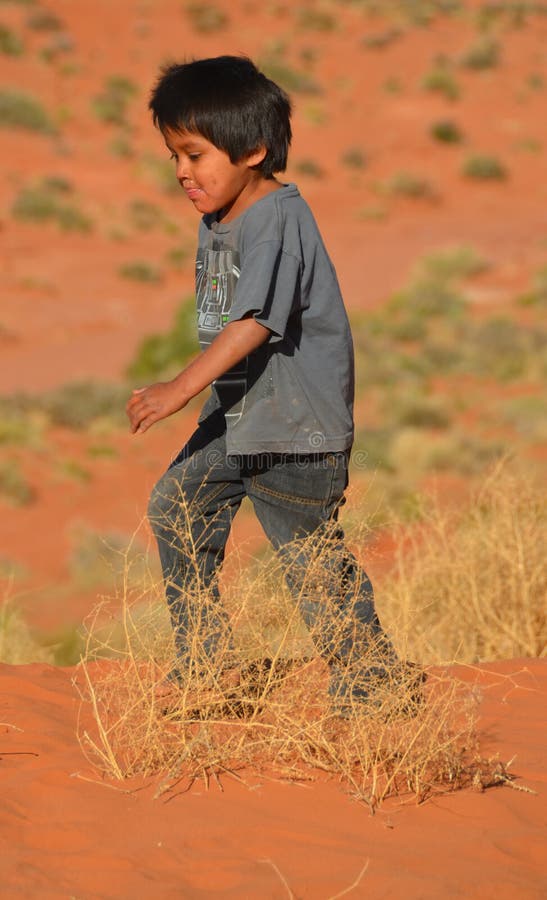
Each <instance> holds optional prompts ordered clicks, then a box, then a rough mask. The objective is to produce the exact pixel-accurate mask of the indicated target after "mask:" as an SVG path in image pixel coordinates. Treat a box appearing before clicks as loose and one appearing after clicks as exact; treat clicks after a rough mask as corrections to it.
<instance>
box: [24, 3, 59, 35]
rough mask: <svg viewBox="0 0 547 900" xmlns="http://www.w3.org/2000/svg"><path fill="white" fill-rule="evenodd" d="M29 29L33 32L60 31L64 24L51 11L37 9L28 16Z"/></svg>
mask: <svg viewBox="0 0 547 900" xmlns="http://www.w3.org/2000/svg"><path fill="white" fill-rule="evenodd" d="M27 27H28V28H30V29H32V31H60V30H61V29H62V28H63V23H62V22H61V20H60V19H59V17H58V16H56V15H55V13H54V12H52V11H51V10H49V9H43V8H40V7H37V8H36V10H34V11H33V12H31V13H30V15H29V16H28V18H27Z"/></svg>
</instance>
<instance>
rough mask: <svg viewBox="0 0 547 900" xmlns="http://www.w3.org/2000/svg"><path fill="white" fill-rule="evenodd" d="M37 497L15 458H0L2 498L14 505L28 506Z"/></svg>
mask: <svg viewBox="0 0 547 900" xmlns="http://www.w3.org/2000/svg"><path fill="white" fill-rule="evenodd" d="M34 499H35V491H34V489H33V488H32V486H31V484H30V482H29V481H28V479H27V477H26V476H25V475H24V474H23V472H22V471H21V467H20V465H19V463H18V461H17V460H16V459H15V458H11V459H9V458H6V459H3V460H0V500H4V501H5V502H8V503H11V504H12V505H13V506H26V505H27V504H28V503H32V501H33V500H34Z"/></svg>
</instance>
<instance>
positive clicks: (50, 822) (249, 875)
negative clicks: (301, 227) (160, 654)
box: [0, 660, 547, 900]
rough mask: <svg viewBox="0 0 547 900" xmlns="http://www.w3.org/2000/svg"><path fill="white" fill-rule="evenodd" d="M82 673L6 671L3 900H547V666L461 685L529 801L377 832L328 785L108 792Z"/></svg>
mask: <svg viewBox="0 0 547 900" xmlns="http://www.w3.org/2000/svg"><path fill="white" fill-rule="evenodd" d="M72 674H73V671H70V670H66V669H65V670H63V669H58V668H54V667H50V666H46V665H41V664H35V665H28V666H19V667H13V666H7V665H3V666H1V667H0V685H1V696H2V701H1V707H0V721H1V722H2V725H1V727H0V734H1V739H0V783H1V794H2V804H1V808H0V848H1V849H0V879H1V883H2V895H3V896H5V897H20V896H21V897H23V896H24V897H36V896H40V897H78V898H86V900H87V898H95V897H97V898H110V897H112V898H114V897H116V898H120V897H129V896H133V897H139V898H148V897H150V898H152V897H154V898H175V897H192V898H194V897H195V898H197V897H212V896H222V897H234V898H236V897H237V898H242V897H245V898H247V897H272V898H282V897H290V896H292V897H300V898H328V897H334V896H337V895H338V894H339V893H341V892H343V891H344V890H345V889H349V888H350V886H351V885H352V884H354V887H353V888H352V889H351V890H348V892H347V894H346V896H354V897H367V898H391V897H393V898H396V897H403V896H404V897H406V898H432V900H433V898H435V900H437V898H440V897H462V898H463V897H465V898H470V897H472V898H474V900H482V898H484V900H487V898H488V900H490V898H493V897H496V898H497V900H504V898H507V900H509V898H511V900H514V898H517V897H518V898H519V900H521V898H522V900H524V898H527V900H528V898H530V900H532V898H534V900H536V898H537V900H539V898H540V897H544V896H545V891H546V890H547V876H546V872H545V861H544V860H545V857H544V837H545V830H544V829H545V825H546V824H547V807H546V804H545V791H546V790H547V775H546V773H545V766H544V763H545V758H546V753H547V732H546V729H545V717H544V710H545V700H546V694H547V663H546V662H545V661H538V660H513V661H508V662H504V663H492V664H490V665H483V666H482V667H481V668H480V669H477V670H469V674H468V675H467V677H469V678H472V679H476V680H477V681H478V683H480V685H481V688H482V691H483V695H484V699H483V702H482V706H481V732H482V750H483V752H486V753H488V754H489V755H490V754H494V753H499V755H500V758H501V759H502V760H503V761H508V760H509V759H511V758H512V757H514V761H513V763H512V765H511V771H512V772H513V774H514V775H515V781H514V787H515V788H521V790H518V789H510V788H509V787H507V786H500V787H497V788H491V789H489V790H487V791H485V792H483V793H475V792H473V791H470V790H465V791H460V792H458V793H454V794H449V795H443V796H437V797H436V798H434V799H432V800H430V801H428V802H427V803H425V804H423V805H422V806H416V805H415V804H413V803H410V804H408V803H407V804H405V803H404V802H393V801H390V802H388V803H385V804H384V805H383V806H382V807H381V809H380V811H379V812H378V813H377V814H376V815H375V816H374V817H372V816H370V815H369V813H368V811H367V809H366V808H365V806H363V805H361V804H358V803H356V802H355V801H352V800H351V798H350V797H348V796H347V795H346V794H344V793H343V791H342V790H341V789H340V787H339V786H338V785H337V784H336V783H334V782H325V781H324V780H321V779H320V778H319V779H318V780H317V781H315V782H311V783H309V784H306V785H298V784H289V783H281V782H276V781H271V780H267V779H259V778H258V777H257V776H256V775H253V773H252V772H249V773H247V774H246V775H245V778H246V781H247V784H239V783H237V782H236V781H234V780H233V779H231V778H226V779H224V781H223V783H222V790H221V789H220V788H219V787H218V786H217V785H215V784H211V785H210V787H209V789H208V790H207V789H206V787H205V785H196V786H194V788H193V789H192V790H191V791H189V792H188V793H182V792H178V791H180V786H179V788H177V787H176V786H175V787H173V789H172V790H170V791H168V792H167V793H164V794H162V795H161V796H159V797H155V795H156V794H157V793H158V787H159V781H158V780H154V779H153V780H148V781H136V780H133V781H132V782H130V783H128V784H126V783H120V782H112V781H103V780H102V779H101V777H100V776H99V775H98V774H97V772H95V771H94V770H93V768H92V767H91V766H90V764H89V763H88V762H87V761H86V760H85V758H84V757H83V755H82V752H81V750H80V747H79V745H78V742H77V738H76V717H77V712H78V699H77V697H76V694H75V691H74V688H73V686H72V684H71V676H72ZM522 788H527V789H530V790H532V791H535V792H536V793H534V794H532V793H528V791H525V790H522ZM326 809H328V815H325V810H326ZM365 867H366V868H365ZM360 875H361V877H360V880H358V879H359V876H360ZM356 882H357V883H356Z"/></svg>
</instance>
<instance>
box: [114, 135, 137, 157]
mask: <svg viewBox="0 0 547 900" xmlns="http://www.w3.org/2000/svg"><path fill="white" fill-rule="evenodd" d="M108 149H109V151H110V153H111V154H112V156H117V157H119V159H131V157H132V156H134V155H135V151H134V150H133V147H132V145H131V142H130V141H129V139H128V138H127V137H126V136H125V135H124V134H119V135H117V136H116V137H115V138H112V140H111V141H110V143H109V145H108Z"/></svg>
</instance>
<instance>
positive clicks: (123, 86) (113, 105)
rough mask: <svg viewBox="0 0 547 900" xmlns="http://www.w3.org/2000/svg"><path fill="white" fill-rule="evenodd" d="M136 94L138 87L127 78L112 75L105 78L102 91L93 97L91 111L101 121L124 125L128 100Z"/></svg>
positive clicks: (125, 123)
mask: <svg viewBox="0 0 547 900" xmlns="http://www.w3.org/2000/svg"><path fill="white" fill-rule="evenodd" d="M137 94H138V88H137V86H136V84H134V82H132V81H131V80H130V79H129V78H126V77H125V76H123V75H112V76H110V78H108V79H107V80H106V83H105V87H104V89H103V91H102V92H101V93H100V94H97V96H96V97H94V98H93V101H92V107H93V111H94V113H95V115H96V116H97V118H99V119H101V121H102V122H106V123H108V124H111V125H119V126H121V127H125V126H126V125H127V112H128V107H129V102H130V101H131V100H132V99H133V98H134V97H135V96H136V95H137Z"/></svg>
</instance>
